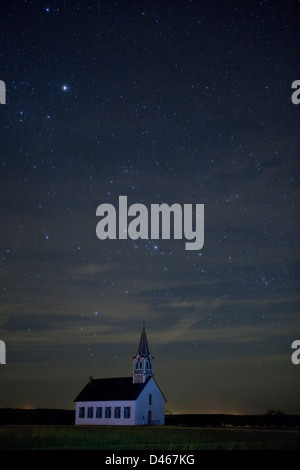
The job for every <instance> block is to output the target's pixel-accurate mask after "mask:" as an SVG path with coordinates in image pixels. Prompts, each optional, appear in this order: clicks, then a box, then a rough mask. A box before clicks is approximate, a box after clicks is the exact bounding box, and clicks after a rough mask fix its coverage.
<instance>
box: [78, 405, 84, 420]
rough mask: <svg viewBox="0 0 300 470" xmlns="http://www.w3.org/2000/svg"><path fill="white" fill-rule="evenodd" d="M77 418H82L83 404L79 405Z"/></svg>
mask: <svg viewBox="0 0 300 470" xmlns="http://www.w3.org/2000/svg"><path fill="white" fill-rule="evenodd" d="M79 418H84V406H80V407H79Z"/></svg>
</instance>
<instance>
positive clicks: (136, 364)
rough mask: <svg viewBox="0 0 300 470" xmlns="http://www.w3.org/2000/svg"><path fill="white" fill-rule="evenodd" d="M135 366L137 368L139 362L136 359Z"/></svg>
mask: <svg viewBox="0 0 300 470" xmlns="http://www.w3.org/2000/svg"><path fill="white" fill-rule="evenodd" d="M135 368H136V369H138V368H139V362H138V361H136V363H135Z"/></svg>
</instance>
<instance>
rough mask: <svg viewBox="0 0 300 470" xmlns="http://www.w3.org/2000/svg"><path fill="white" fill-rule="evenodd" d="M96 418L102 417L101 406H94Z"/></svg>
mask: <svg viewBox="0 0 300 470" xmlns="http://www.w3.org/2000/svg"><path fill="white" fill-rule="evenodd" d="M96 418H102V406H97V407H96Z"/></svg>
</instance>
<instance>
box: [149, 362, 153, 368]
mask: <svg viewBox="0 0 300 470" xmlns="http://www.w3.org/2000/svg"><path fill="white" fill-rule="evenodd" d="M149 369H152V364H151V361H149Z"/></svg>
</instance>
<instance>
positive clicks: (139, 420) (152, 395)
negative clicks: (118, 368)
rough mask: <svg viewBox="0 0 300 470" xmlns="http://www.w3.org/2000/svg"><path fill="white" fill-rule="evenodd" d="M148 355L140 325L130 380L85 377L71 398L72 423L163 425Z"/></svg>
mask: <svg viewBox="0 0 300 470" xmlns="http://www.w3.org/2000/svg"><path fill="white" fill-rule="evenodd" d="M153 359H154V358H153V357H152V356H151V354H150V351H149V347H148V341H147V336H146V330H145V326H143V329H142V333H141V339H140V343H139V347H138V351H137V354H136V355H135V356H134V357H133V377H120V378H108V379H93V377H90V378H89V382H88V383H87V384H86V386H85V387H84V389H83V390H82V391H81V392H80V393H79V395H78V396H77V397H76V398H75V400H74V401H75V402H76V414H75V424H77V425H80V424H84V425H87V424H94V425H147V424H148V425H150V424H164V403H165V401H166V399H165V397H164V395H163V394H162V392H161V391H160V389H159V387H158V385H157V383H156V382H155V380H154V378H153Z"/></svg>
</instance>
